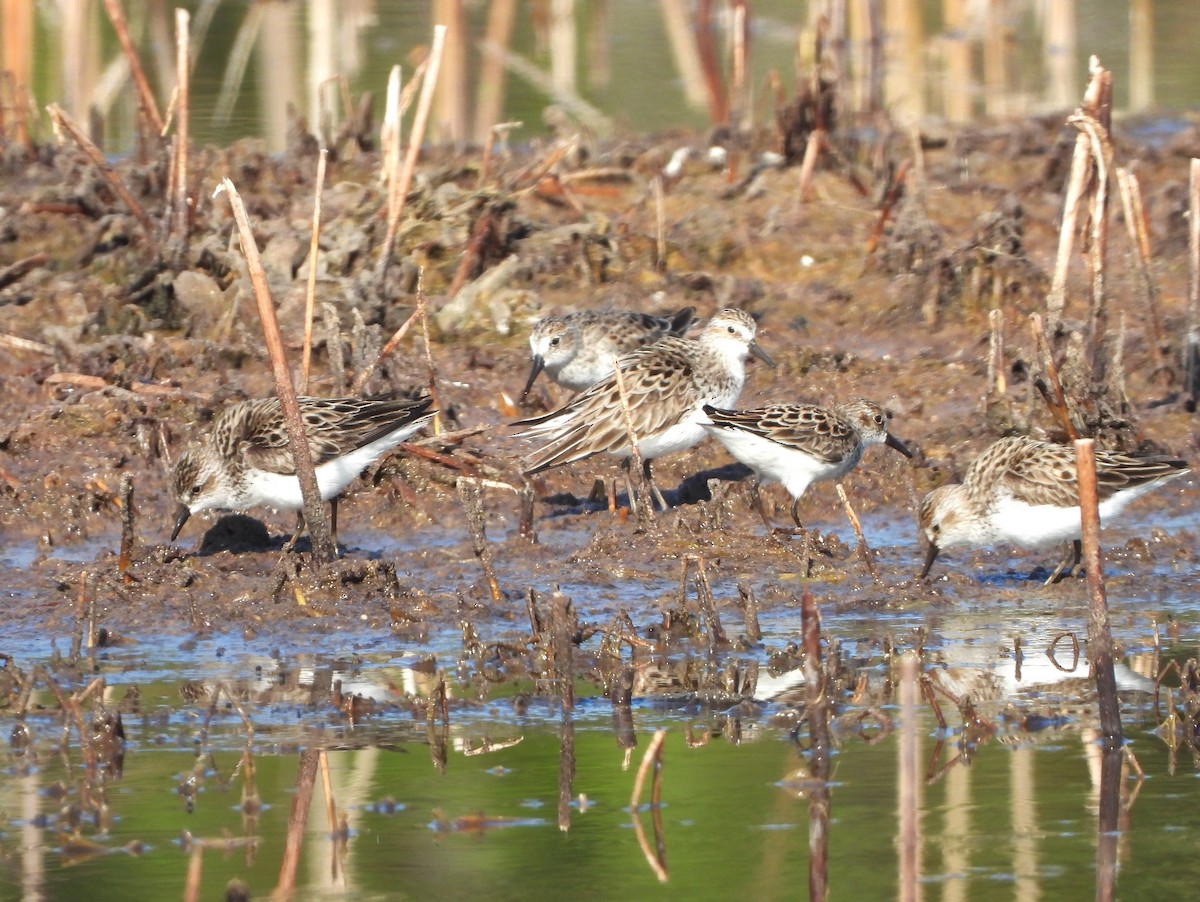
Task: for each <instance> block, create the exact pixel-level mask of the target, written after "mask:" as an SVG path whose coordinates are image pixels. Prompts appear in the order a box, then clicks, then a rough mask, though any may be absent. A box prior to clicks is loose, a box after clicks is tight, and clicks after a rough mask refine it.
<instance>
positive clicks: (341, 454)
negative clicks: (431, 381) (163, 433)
mask: <svg viewBox="0 0 1200 902" xmlns="http://www.w3.org/2000/svg"><path fill="white" fill-rule="evenodd" d="M299 402H300V411H301V414H302V415H303V417H304V427H305V431H306V433H307V435H308V447H309V452H310V453H311V454H312V460H313V466H314V467H315V468H316V474H317V487H318V488H319V489H320V492H321V500H323V501H329V502H331V503H332V507H333V538H334V542H335V543H336V541H337V496H338V495H340V494H341V493H342V492H343V491H345V489H346V487H347V486H348V485H349V484H350V483H351V482H352V481H353V480H354V478H355V477H356V476H358V475H359V474H360V473H361V472H362V471H363V470H364V469H366V467H368V466H370V465H371V464H372V463H374V462H375V461H376V460H378V459H379V458H381V457H383V455H385V454H387V453H388V452H389V451H391V450H392V449H393V448H395V447H396V446H397V445H399V444H400V443H401V442H402V441H404V440H405V439H407V438H408V437H409V436H411V435H412V434H413V433H414V432H416V431H417V430H418V429H420V428H421V427H422V426H424V425H425V424H426V423H427V422H429V420H430V419H431V418H432V417H433V415H434V413H435V411H432V410H430V409H429V407H430V405H431V404H432V403H433V402H432V400H431V399H430V398H428V397H423V398H418V399H417V400H415V401H414V400H409V399H382V398H376V399H360V398H300V399H299ZM171 488H172V493H173V495H174V496H175V499H176V500H177V501H178V502H179V508H178V511H177V512H176V519H175V529H174V530H173V531H172V532H171V541H172V542H173V541H175V538H176V537H177V536H178V535H179V531H180V530H181V529H183V525H184V523H186V522H187V520H188V517H190V516H191V515H192V514H195V513H198V512H200V511H204V510H212V509H221V510H244V509H245V508H250V507H259V506H265V507H273V508H276V509H279V510H294V511H299V512H301V517H303V509H304V499H303V496H302V495H301V493H300V480H299V478H298V477H297V476H296V467H295V464H294V462H293V460H292V452H291V450H290V449H289V447H288V433H287V427H286V426H285V424H284V420H283V411H282V409H281V407H280V404H279V399H278V398H262V399H258V400H254V401H241V402H239V403H236V404H231V405H229V406H228V407H226V408H225V409H224V410H222V411H221V413H220V414H219V415H218V416H217V418H216V420H215V421H214V422H213V428H212V432H211V433H210V434H209V436H208V439H207V441H206V442H205V443H204V444H202V445H200V446H199V447H198V448H195V449H192V450H190V451H186V452H184V453H183V454H181V455H180V457H179V460H178V461H177V462H176V464H175V470H174V474H173V477H172V482H171ZM301 528H302V523H301V525H300V526H298V527H297V530H296V535H295V536H293V542H294V540H295V539H296V538H297V537H298V536H299V533H300V529H301Z"/></svg>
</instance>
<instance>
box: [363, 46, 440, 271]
mask: <svg viewBox="0 0 1200 902" xmlns="http://www.w3.org/2000/svg"><path fill="white" fill-rule="evenodd" d="M445 45H446V26H445V25H435V26H434V27H433V46H432V47H431V48H430V50H429V68H427V69H426V70H425V80H424V82H422V84H421V99H420V100H419V101H418V102H417V112H416V115H415V116H414V117H413V126H412V133H411V134H410V135H409V144H408V153H407V154H406V155H405V157H404V168H403V169H402V170H401V173H400V183H399V186H398V187H397V189H396V194H395V196H396V198H397V202H396V204H395V208H394V210H393V209H389V210H388V227H387V237H386V238H384V241H383V253H382V255H381V256H380V260H379V271H380V272H381V273H382V272H384V271H385V270H386V269H387V266H388V263H389V262H390V260H391V256H392V245H393V244H394V243H395V241H396V231H397V230H398V229H399V228H400V214H401V213H403V212H404V199H405V196H406V195H407V194H408V187H409V185H411V184H412V177H413V170H414V169H416V167H417V154H419V153H420V152H421V141H423V140H424V138H425V123H426V122H428V121H429V108H430V107H431V106H433V90H434V88H435V87H437V77H438V69H439V68H440V66H441V64H442V50H443V48H444V47H445Z"/></svg>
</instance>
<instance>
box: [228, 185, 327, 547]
mask: <svg viewBox="0 0 1200 902" xmlns="http://www.w3.org/2000/svg"><path fill="white" fill-rule="evenodd" d="M217 190H218V191H221V190H224V191H225V192H227V193H228V194H229V203H230V205H231V206H232V207H233V216H234V219H236V220H237V225H238V234H239V235H240V237H241V243H242V253H243V254H244V255H245V257H246V268H247V269H248V270H249V272H250V283H251V285H253V287H254V299H255V301H256V302H257V304H258V315H259V319H260V320H261V321H262V329H263V339H264V341H265V342H266V345H267V353H268V354H269V355H270V357H271V369H272V371H273V372H274V374H275V391H276V393H277V394H278V396H279V404H280V406H281V407H282V409H283V418H284V422H285V424H286V425H287V431H288V443H289V445H290V446H291V451H292V459H293V461H294V463H295V465H296V476H297V477H298V478H299V480H300V494H301V495H302V496H303V497H304V522H305V523H306V524H307V525H308V535H309V538H310V539H311V540H312V553H313V560H314V561H316V562H317V563H318V564H327V563H329V562H330V561H332V560H333V558H334V556H335V555H336V553H337V549H336V548H334V545H333V538H332V536H331V535H330V532H329V517H328V515H327V514H326V512H325V505H324V504H322V503H321V493H320V490H319V489H318V488H317V473H316V470H315V469H314V468H313V462H312V454H311V452H310V451H309V447H308V437H307V435H306V434H305V431H304V421H303V419H302V418H301V416H300V405H299V403H298V402H297V401H296V389H295V387H294V386H293V385H292V374H291V371H290V370H289V369H288V364H287V353H286V351H285V350H284V347H283V335H282V334H281V333H280V331H279V320H278V319H277V318H276V316H275V304H274V302H273V301H272V300H271V289H270V288H269V287H268V286H267V274H266V273H265V272H264V271H263V266H262V260H261V259H260V258H259V256H258V245H256V244H255V243H254V232H253V231H252V230H251V228H250V218H249V216H247V215H246V207H245V206H244V205H243V204H242V198H241V196H240V195H239V194H238V191H237V188H235V187H234V185H233V182H232V181H230V180H229V179H225V180H223V181H222V182H221V185H220V187H219V188H218V189H217Z"/></svg>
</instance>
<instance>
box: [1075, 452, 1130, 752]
mask: <svg viewBox="0 0 1200 902" xmlns="http://www.w3.org/2000/svg"><path fill="white" fill-rule="evenodd" d="M1075 466H1076V469H1077V472H1078V480H1079V510H1080V520H1081V524H1082V527H1083V566H1084V569H1085V570H1086V571H1087V581H1088V611H1089V616H1088V656H1089V657H1090V658H1091V663H1092V674H1093V676H1094V678H1095V680H1096V694H1097V696H1098V697H1099V702H1100V732H1101V733H1102V734H1103V736H1104V738H1105V740H1106V741H1107V742H1108V744H1109V745H1110V746H1117V745H1119V744H1120V742H1121V710H1120V707H1119V706H1118V705H1117V678H1116V676H1115V674H1114V673H1113V644H1112V633H1111V632H1110V630H1109V626H1108V599H1107V597H1106V596H1105V592H1104V573H1103V571H1102V570H1101V568H1102V566H1103V562H1102V561H1101V558H1100V507H1099V499H1098V496H1097V493H1096V450H1095V442H1094V441H1093V440H1092V439H1090V438H1081V439H1078V440H1076V442H1075Z"/></svg>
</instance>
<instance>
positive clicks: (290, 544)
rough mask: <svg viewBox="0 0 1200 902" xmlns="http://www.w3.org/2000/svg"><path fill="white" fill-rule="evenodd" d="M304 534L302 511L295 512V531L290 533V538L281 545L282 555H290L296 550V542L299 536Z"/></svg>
mask: <svg viewBox="0 0 1200 902" xmlns="http://www.w3.org/2000/svg"><path fill="white" fill-rule="evenodd" d="M303 532H304V511H302V510H299V511H296V531H295V532H294V533H292V537H291V538H290V539H288V540H287V541H286V542H285V543H284V545H283V553H284V554H291V553H292V552H293V551H294V550H295V549H296V542H298V541H299V540H300V534H301V533H303Z"/></svg>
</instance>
